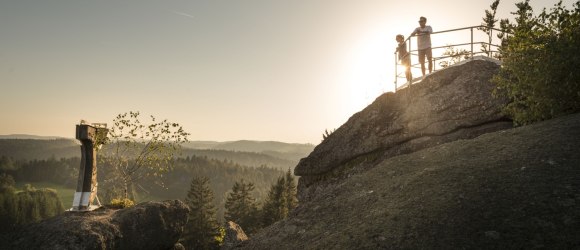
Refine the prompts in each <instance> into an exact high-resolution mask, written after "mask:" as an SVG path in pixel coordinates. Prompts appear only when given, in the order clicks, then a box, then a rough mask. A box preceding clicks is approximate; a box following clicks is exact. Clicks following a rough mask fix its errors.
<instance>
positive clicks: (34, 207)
mask: <svg viewBox="0 0 580 250" xmlns="http://www.w3.org/2000/svg"><path fill="white" fill-rule="evenodd" d="M14 185H15V182H14V179H13V178H12V177H11V176H10V175H7V174H0V225H2V227H0V232H2V233H5V232H9V231H10V230H14V229H15V228H17V227H20V226H23V225H26V224H30V223H34V222H38V221H40V220H43V219H46V218H50V217H53V216H55V215H58V214H61V213H63V212H64V206H63V205H62V202H61V200H60V199H59V198H58V195H57V193H56V191H55V190H52V189H47V188H42V189H36V188H34V187H32V186H31V185H25V187H24V189H23V190H17V189H16V188H15V187H14Z"/></svg>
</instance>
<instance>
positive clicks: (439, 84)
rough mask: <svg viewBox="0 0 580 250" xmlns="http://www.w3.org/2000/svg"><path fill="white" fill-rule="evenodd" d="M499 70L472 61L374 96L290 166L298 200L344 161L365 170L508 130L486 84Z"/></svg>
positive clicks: (337, 172)
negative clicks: (400, 157)
mask: <svg viewBox="0 0 580 250" xmlns="http://www.w3.org/2000/svg"><path fill="white" fill-rule="evenodd" d="M499 67H500V66H499V65H498V64H497V63H496V62H492V61H487V60H473V61H470V62H467V63H464V64H462V65H458V66H453V67H449V68H447V69H445V70H442V71H438V72H435V73H433V74H431V75H429V76H427V77H426V78H425V79H424V80H423V81H422V82H420V83H418V84H415V85H413V86H412V87H411V88H406V89H403V90H400V91H398V92H397V93H386V94H383V95H381V96H380V97H378V98H377V99H376V100H375V101H374V102H373V103H372V104H371V105H369V106H368V107H367V108H365V109H364V110H362V111H361V112H359V113H357V114H355V115H353V116H352V117H351V118H350V119H349V120H348V121H347V122H346V123H345V124H344V125H342V126H341V127H340V128H338V129H337V130H336V131H335V132H333V133H332V134H330V135H329V136H328V137H327V138H326V139H325V140H324V141H323V142H322V143H320V144H319V145H318V146H317V147H316V148H315V149H314V150H313V151H312V153H311V154H310V155H309V156H308V157H306V158H304V159H302V160H301V161H300V162H299V164H298V165H297V166H296V168H295V174H296V175H298V176H302V177H301V178H300V184H299V196H300V199H301V201H304V200H305V199H307V198H308V196H309V195H308V194H307V193H308V191H307V190H308V189H311V188H310V186H311V185H312V184H314V183H317V182H320V180H321V179H325V178H326V177H328V175H333V177H334V176H336V175H340V172H341V171H340V168H341V167H344V166H345V165H348V164H347V163H348V162H349V161H353V160H357V159H358V160H357V163H356V164H354V165H357V166H359V167H360V166H363V165H365V164H361V162H362V161H369V159H370V160H371V161H373V162H372V163H369V164H367V166H374V165H376V163H377V162H379V161H381V160H384V159H387V158H390V157H393V156H396V155H401V154H406V153H411V152H415V151H418V150H421V149H424V148H429V147H432V146H436V145H438V144H441V143H446V142H450V141H455V140H458V139H469V138H474V137H477V136H479V135H481V134H484V133H488V132H492V131H497V130H501V129H506V128H510V127H512V122H511V121H510V120H509V119H507V118H506V117H505V116H504V115H503V114H502V113H501V107H502V106H503V105H504V104H505V102H506V100H504V99H498V98H494V97H493V96H492V91H493V88H494V85H493V84H492V83H490V79H491V78H492V77H493V75H494V74H496V73H497V72H498V70H499ZM361 158H364V160H360V159H361ZM326 179H328V178H326ZM314 186H316V185H314Z"/></svg>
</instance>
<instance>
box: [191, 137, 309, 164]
mask: <svg viewBox="0 0 580 250" xmlns="http://www.w3.org/2000/svg"><path fill="white" fill-rule="evenodd" d="M184 146H185V147H189V148H193V149H215V150H228V151H239V152H255V153H263V154H267V155H270V156H273V157H276V158H282V159H286V160H291V161H296V162H297V161H299V160H300V159H301V158H304V157H306V156H308V154H309V153H310V152H312V149H314V145H312V144H299V143H284V142H277V141H250V140H241V141H230V142H214V141H191V142H187V143H185V144H184Z"/></svg>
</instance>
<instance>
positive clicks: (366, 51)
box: [345, 31, 395, 111]
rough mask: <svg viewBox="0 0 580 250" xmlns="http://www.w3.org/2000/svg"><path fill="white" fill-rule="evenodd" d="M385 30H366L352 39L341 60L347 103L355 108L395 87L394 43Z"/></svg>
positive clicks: (357, 109) (357, 108) (362, 106)
mask: <svg viewBox="0 0 580 250" xmlns="http://www.w3.org/2000/svg"><path fill="white" fill-rule="evenodd" d="M387 35H388V34H387V33H386V32H384V31H383V32H379V31H374V32H369V33H368V34H366V35H363V36H361V37H360V39H359V40H358V41H356V42H355V43H354V44H353V45H352V47H351V49H350V50H349V53H348V55H347V57H346V59H345V61H346V62H347V63H346V65H347V66H346V69H347V71H348V74H347V84H348V92H349V106H350V108H351V109H352V110H356V111H359V110H361V109H363V108H365V107H366V106H367V105H369V104H370V103H372V102H373V101H374V100H375V99H376V98H377V97H378V96H380V95H381V94H383V93H385V92H393V91H394V90H395V85H394V77H395V68H394V42H393V41H391V40H393V39H389V37H387Z"/></svg>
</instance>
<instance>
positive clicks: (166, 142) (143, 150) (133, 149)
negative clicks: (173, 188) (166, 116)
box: [100, 111, 189, 199]
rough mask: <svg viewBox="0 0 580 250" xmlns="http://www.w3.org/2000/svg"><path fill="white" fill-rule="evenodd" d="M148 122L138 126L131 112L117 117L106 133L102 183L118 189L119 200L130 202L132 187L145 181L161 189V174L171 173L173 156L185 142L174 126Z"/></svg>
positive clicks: (179, 128) (139, 123) (167, 122)
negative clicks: (104, 171)
mask: <svg viewBox="0 0 580 250" xmlns="http://www.w3.org/2000/svg"><path fill="white" fill-rule="evenodd" d="M150 119H151V120H150V121H149V123H142V122H141V118H140V113H139V112H133V111H131V112H128V113H123V114H119V115H117V117H116V118H115V119H114V120H113V126H112V127H111V128H110V129H109V135H108V138H107V141H106V142H105V143H107V144H108V145H106V146H105V147H103V149H102V155H101V157H100V159H101V161H102V163H104V165H106V166H108V167H109V168H110V169H109V171H107V173H106V175H107V177H106V180H105V182H106V184H107V185H108V188H109V189H110V190H119V189H122V190H123V197H122V198H125V199H127V198H131V199H133V198H134V197H133V195H134V191H135V190H134V184H135V183H136V182H137V181H139V180H142V179H145V178H150V180H151V181H152V182H153V183H156V184H158V185H160V186H163V181H162V179H161V178H162V176H163V174H164V173H166V172H167V171H169V170H171V168H172V161H173V158H174V156H175V155H176V154H177V153H179V152H180V150H181V144H182V143H184V142H186V141H187V136H188V135H189V134H188V133H186V132H185V131H184V130H183V128H182V127H181V125H179V124H178V123H173V122H169V121H167V120H162V121H157V119H156V118H155V117H154V116H150ZM130 189H131V190H132V192H130V191H129V190H130ZM130 195H131V197H130ZM110 198H115V197H110ZM117 198H118V197H117Z"/></svg>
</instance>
